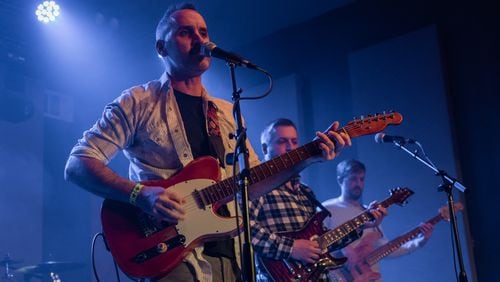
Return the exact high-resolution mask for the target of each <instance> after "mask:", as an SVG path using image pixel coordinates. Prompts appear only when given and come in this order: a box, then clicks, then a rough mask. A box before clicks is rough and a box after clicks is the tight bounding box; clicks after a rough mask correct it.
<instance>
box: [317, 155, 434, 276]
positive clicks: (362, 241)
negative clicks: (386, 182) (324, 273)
mask: <svg viewBox="0 0 500 282" xmlns="http://www.w3.org/2000/svg"><path fill="white" fill-rule="evenodd" d="M365 173H366V167H365V165H364V164H363V163H361V162H360V161H357V160H344V161H342V162H340V163H339V164H338V165H337V182H338V184H339V186H340V190H341V194H340V196H339V197H337V198H333V199H329V200H327V201H325V202H323V203H322V204H323V206H324V207H325V208H326V209H328V211H330V213H331V214H332V216H331V217H327V218H326V219H325V221H324V225H325V226H326V227H327V228H329V229H333V228H335V227H337V226H338V225H340V224H342V223H344V222H346V221H348V220H350V219H352V218H354V217H355V216H357V215H358V214H360V213H362V212H364V211H365V210H367V209H370V208H373V207H374V206H376V204H377V203H376V202H372V203H370V205H369V206H366V205H364V204H363V191H364V189H365ZM383 211H384V214H387V211H386V210H385V209H384V210H383ZM382 218H383V217H381V218H379V219H378V220H375V221H374V222H371V223H369V224H365V225H364V226H363V230H359V231H362V232H360V234H362V235H361V237H360V238H359V239H358V240H356V241H354V242H353V243H352V244H350V245H348V246H347V247H345V248H344V249H342V253H343V255H344V256H346V257H347V258H348V262H349V261H358V260H359V259H360V258H361V257H363V256H364V255H366V254H367V253H369V252H371V251H372V250H374V249H376V248H378V247H380V246H382V245H385V244H386V243H388V242H389V240H388V239H387V238H386V237H385V236H384V233H383V232H382V229H381V227H380V222H381V219H382ZM420 230H421V233H422V234H423V236H418V237H416V238H415V239H413V240H411V241H409V242H408V243H406V244H404V245H403V246H401V247H400V248H399V249H398V250H397V251H395V252H393V253H392V254H391V255H389V256H388V257H392V258H394V257H399V256H402V255H405V254H409V253H411V252H413V251H414V250H416V249H417V248H420V247H422V246H423V245H424V244H425V243H426V242H427V240H428V239H429V238H430V237H431V234H432V231H433V225H432V224H430V223H425V224H421V225H420ZM348 267H349V263H347V265H346V268H348ZM347 271H349V270H348V269H347ZM371 271H372V272H373V275H372V278H373V279H369V281H380V279H381V275H380V271H379V266H378V264H374V265H372V266H371ZM336 272H339V270H336V271H334V272H332V273H331V275H330V280H331V281H345V279H339V277H338V276H337V275H335V273H336ZM344 277H345V276H344ZM346 280H347V281H351V279H346Z"/></svg>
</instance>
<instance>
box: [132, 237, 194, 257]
mask: <svg viewBox="0 0 500 282" xmlns="http://www.w3.org/2000/svg"><path fill="white" fill-rule="evenodd" d="M185 242H186V237H184V236H182V235H178V236H175V237H174V238H172V239H169V240H167V241H164V242H160V243H158V244H157V245H156V246H155V247H153V248H150V249H147V250H145V251H144V252H141V253H139V254H137V255H136V256H135V257H133V258H132V261H133V262H135V263H137V264H140V263H143V262H145V261H147V260H150V259H152V258H154V257H156V256H158V255H161V254H163V253H165V252H167V251H169V250H171V249H172V248H175V247H178V246H181V245H184V243H185Z"/></svg>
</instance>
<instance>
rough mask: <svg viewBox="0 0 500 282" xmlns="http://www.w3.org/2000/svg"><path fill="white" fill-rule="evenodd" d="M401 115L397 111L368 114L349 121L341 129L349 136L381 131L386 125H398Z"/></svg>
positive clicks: (401, 118) (401, 119)
mask: <svg viewBox="0 0 500 282" xmlns="http://www.w3.org/2000/svg"><path fill="white" fill-rule="evenodd" d="M402 121H403V116H402V115H401V114H400V113H397V112H391V113H385V112H384V113H382V114H378V113H377V114H375V115H368V116H367V117H361V118H359V119H354V120H352V121H350V122H349V123H348V124H347V125H346V126H345V127H344V128H343V129H345V130H346V131H347V133H348V134H349V136H350V137H351V138H353V137H358V136H363V135H368V134H373V133H377V132H381V131H382V130H384V129H385V128H386V127H387V126H388V125H398V124H401V122H402Z"/></svg>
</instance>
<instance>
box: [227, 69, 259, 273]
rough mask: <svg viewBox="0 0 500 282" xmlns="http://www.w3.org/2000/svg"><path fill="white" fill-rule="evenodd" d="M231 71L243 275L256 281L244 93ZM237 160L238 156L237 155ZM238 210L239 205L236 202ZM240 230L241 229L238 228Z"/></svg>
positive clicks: (232, 70)
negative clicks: (237, 163)
mask: <svg viewBox="0 0 500 282" xmlns="http://www.w3.org/2000/svg"><path fill="white" fill-rule="evenodd" d="M228 66H229V68H230V71H231V82H232V85H233V96H232V98H233V115H234V118H235V120H236V136H235V137H236V140H237V141H236V152H237V156H238V158H239V164H240V173H239V177H238V191H241V201H242V203H241V210H242V217H243V234H244V236H243V253H242V254H241V257H242V264H241V268H242V275H243V281H245V282H246V281H252V282H254V281H255V261H254V255H253V248H252V241H251V235H250V216H249V214H250V213H249V210H248V201H249V197H248V183H249V177H250V163H249V160H248V149H247V146H246V129H245V128H244V127H243V118H242V115H241V108H240V94H241V92H243V91H242V90H241V89H238V88H237V87H236V76H235V72H234V69H235V64H234V63H233V62H228ZM235 158H236V155H235ZM236 208H238V204H237V201H236ZM238 228H239V227H238Z"/></svg>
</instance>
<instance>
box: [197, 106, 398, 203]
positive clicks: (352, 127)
mask: <svg viewBox="0 0 500 282" xmlns="http://www.w3.org/2000/svg"><path fill="white" fill-rule="evenodd" d="M402 120H403V117H402V116H401V114H399V113H388V114H385V113H384V114H377V115H375V116H369V117H368V118H362V119H357V120H353V121H350V122H349V123H348V124H347V125H346V126H344V127H342V128H340V129H338V130H336V132H337V133H341V132H344V133H345V134H347V135H349V137H351V138H354V137H358V136H363V135H367V134H372V133H376V132H379V131H381V130H383V129H384V128H385V127H386V126H387V125H389V124H400V123H401V121H402ZM319 144H320V141H319V140H314V141H312V142H309V143H307V144H305V145H303V146H300V147H298V148H296V149H294V150H292V151H290V152H287V153H285V154H283V155H281V156H278V157H276V158H273V159H272V160H269V161H267V162H264V163H262V164H260V165H258V166H255V167H253V168H251V169H250V176H249V178H248V179H249V185H252V184H254V183H258V182H260V181H263V180H265V179H267V178H269V177H272V176H275V175H277V174H279V173H280V172H282V171H284V170H287V169H290V168H292V167H295V166H296V165H299V167H300V168H302V169H303V168H305V166H306V165H305V161H306V160H307V159H309V158H311V157H313V156H317V155H320V154H321V149H320V147H319ZM302 164H304V165H302ZM235 179H238V176H234V177H229V178H227V179H225V180H223V181H220V182H217V183H216V184H214V185H211V186H209V187H206V188H204V189H202V190H199V191H196V195H194V197H195V198H197V199H198V201H199V203H200V205H204V206H207V205H209V204H214V203H216V202H219V201H222V200H226V199H229V198H230V197H232V196H233V195H234V194H235V192H236V188H235V187H234V183H235ZM272 188H274V187H270V188H269V190H271V189H272ZM264 192H268V191H264Z"/></svg>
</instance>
